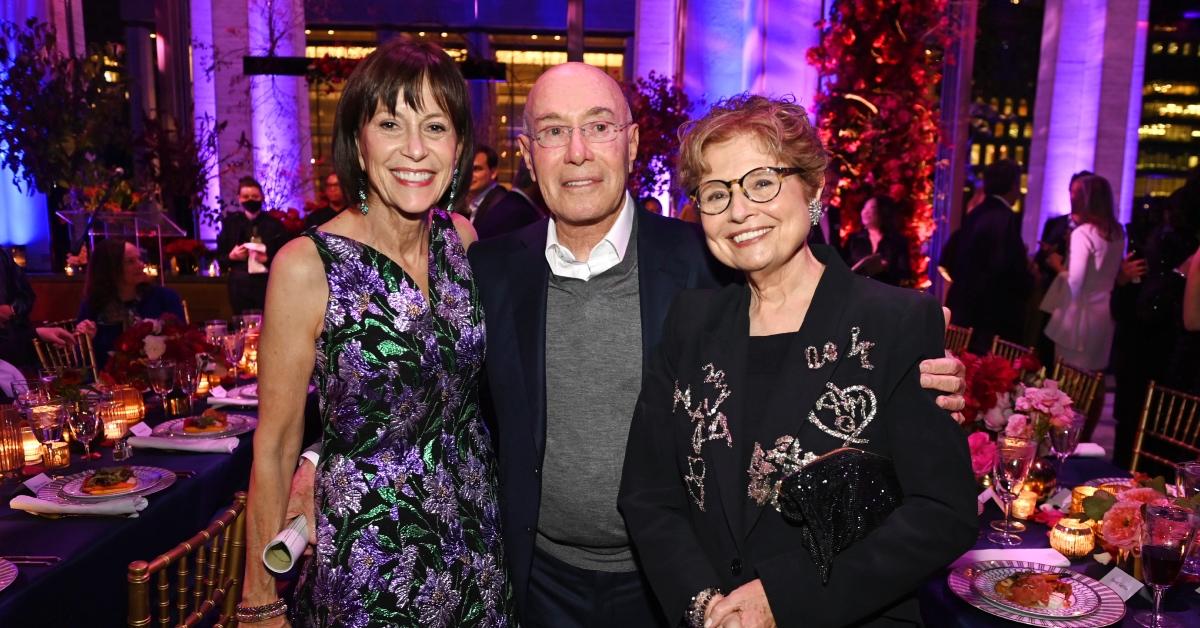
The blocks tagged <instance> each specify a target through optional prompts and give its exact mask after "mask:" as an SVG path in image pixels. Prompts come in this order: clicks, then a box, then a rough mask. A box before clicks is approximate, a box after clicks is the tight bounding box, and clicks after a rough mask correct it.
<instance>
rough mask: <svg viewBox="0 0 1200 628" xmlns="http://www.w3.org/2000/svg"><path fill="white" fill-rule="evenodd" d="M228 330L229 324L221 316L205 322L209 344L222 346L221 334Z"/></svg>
mask: <svg viewBox="0 0 1200 628" xmlns="http://www.w3.org/2000/svg"><path fill="white" fill-rule="evenodd" d="M228 332H229V326H228V324H226V322H225V321H223V320H221V319H219V318H218V319H214V320H211V321H205V322H204V337H205V339H207V340H208V344H212V345H217V346H220V344H221V336H224V335H225V334H226V333H228Z"/></svg>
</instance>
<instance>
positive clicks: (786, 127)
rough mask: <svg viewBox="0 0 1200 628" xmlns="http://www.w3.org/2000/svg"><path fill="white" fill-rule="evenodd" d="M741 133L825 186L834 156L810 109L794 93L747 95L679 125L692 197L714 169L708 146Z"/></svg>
mask: <svg viewBox="0 0 1200 628" xmlns="http://www.w3.org/2000/svg"><path fill="white" fill-rule="evenodd" d="M739 135H749V136H751V137H753V138H754V139H756V140H758V141H759V142H761V143H762V146H763V147H764V148H766V149H767V152H769V153H772V154H774V155H775V156H776V157H778V158H779V160H780V161H782V162H783V164H784V165H785V166H787V167H789V168H800V169H802V170H803V171H804V172H802V173H800V178H801V179H802V180H803V181H804V182H805V183H806V184H808V186H809V187H810V190H811V191H816V190H818V189H820V188H821V186H822V184H824V182H825V168H826V166H828V165H829V155H828V153H826V152H825V147H824V146H822V145H821V139H820V138H819V137H817V130H816V129H814V128H813V125H812V123H811V122H809V120H808V112H807V111H805V110H804V107H801V106H800V105H797V104H796V100H795V99H794V98H792V97H790V96H785V97H782V98H767V97H765V96H756V95H753V94H745V93H743V94H738V95H736V96H730V97H729V98H725V99H723V100H720V101H718V102H717V104H715V105H713V107H712V109H709V110H708V113H706V114H705V115H704V117H703V118H700V119H699V120H693V121H692V122H688V123H687V124H685V125H683V126H682V127H680V128H679V144H680V149H679V173H678V175H679V176H678V181H679V185H680V187H682V188H683V191H684V192H685V193H686V194H688V195H689V196H690V195H691V194H692V192H693V191H694V190H695V189H696V188H697V187H698V186H699V185H700V183H701V182H702V179H703V177H704V174H705V173H706V172H708V171H709V169H708V165H707V164H706V163H705V162H704V148H705V147H706V146H708V145H709V144H717V143H720V142H724V141H726V140H729V139H732V138H734V137H736V136H739ZM763 165H764V166H765V165H769V164H763Z"/></svg>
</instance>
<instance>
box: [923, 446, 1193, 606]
mask: <svg viewBox="0 0 1200 628" xmlns="http://www.w3.org/2000/svg"><path fill="white" fill-rule="evenodd" d="M1103 477H1129V473H1128V472H1125V471H1122V470H1120V469H1118V468H1117V467H1114V466H1113V465H1112V464H1111V463H1109V462H1107V461H1105V460H1101V459H1096V458H1070V459H1068V460H1067V463H1066V465H1064V466H1063V469H1062V471H1061V472H1060V474H1059V477H1058V485H1059V486H1064V487H1068V488H1070V487H1074V486H1077V485H1079V484H1083V483H1084V482H1086V481H1088V480H1090V479H1095V478H1103ZM1003 516H1004V513H1003V511H1001V510H1000V509H999V508H998V507H997V506H996V505H995V503H994V502H990V503H989V504H988V506H987V508H985V509H984V511H983V514H982V515H981V516H980V517H979V528H980V530H979V539H978V541H976V543H975V549H994V548H996V547H997V546H996V545H994V544H992V543H990V542H988V540H987V538H986V537H987V534H988V532H990V531H991V528H990V527H989V525H988V524H989V523H990V522H991V521H993V520H996V519H1000V518H1002V517H1003ZM1026 526H1027V527H1028V529H1027V530H1026V531H1025V532H1022V533H1021V541H1022V543H1021V547H1022V548H1044V547H1049V546H1050V538H1049V536H1048V535H1047V532H1048V530H1047V528H1046V526H1044V525H1042V524H1040V523H1035V522H1031V521H1030V522H1026ZM1097 551H1100V550H1099V549H1097ZM1112 568H1113V565H1112V564H1111V563H1110V564H1109V565H1101V564H1100V563H1098V562H1096V561H1095V559H1093V558H1092V557H1091V556H1087V557H1084V558H1077V559H1074V560H1072V561H1071V569H1073V570H1075V571H1077V572H1079V573H1082V574H1085V575H1087V576H1090V577H1092V578H1095V579H1096V580H1099V579H1101V578H1103V577H1104V576H1105V574H1107V573H1108V572H1109V571H1110V570H1111V569H1112ZM948 573H949V571H948V570H942V571H941V572H939V574H938V575H937V576H935V577H934V578H931V579H930V580H929V581H928V582H927V583H926V584H925V586H924V587H923V588H922V590H921V592H920V599H921V612H922V615H923V616H924V619H925V623H926V624H927V625H929V626H931V627H943V626H954V627H959V628H968V627H969V628H975V627H984V626H1012V625H1014V624H1015V622H1012V621H1009V620H1006V619H1002V618H1000V617H996V616H993V615H990V614H988V613H985V612H983V611H981V610H979V609H977V608H975V607H973V606H971V605H970V604H968V603H966V602H965V601H963V600H962V599H961V598H959V597H958V596H957V595H955V594H954V592H953V591H951V590H950V587H949V585H947V583H946V577H947V575H948ZM1198 586H1200V582H1197V581H1192V582H1190V583H1182V582H1181V583H1178V584H1176V585H1175V586H1173V587H1171V588H1170V589H1169V590H1168V591H1167V592H1166V594H1165V595H1164V596H1163V611H1164V612H1165V614H1166V615H1167V616H1169V617H1171V618H1172V619H1175V620H1176V621H1178V622H1179V623H1180V624H1182V625H1184V626H1196V627H1200V593H1198V592H1197V591H1196V588H1197V587H1198ZM1152 599H1153V598H1151V597H1150V587H1145V588H1144V589H1142V591H1141V592H1140V593H1138V594H1136V595H1134V596H1133V597H1132V598H1130V599H1129V601H1128V602H1127V603H1126V613H1125V616H1124V617H1123V618H1122V619H1121V621H1120V623H1119V624H1117V625H1120V626H1123V627H1124V626H1137V625H1138V623H1137V622H1136V621H1134V620H1133V615H1134V614H1135V613H1137V612H1138V611H1142V610H1150V609H1151V608H1153V603H1152ZM1046 625H1052V624H1049V623H1047V624H1046Z"/></svg>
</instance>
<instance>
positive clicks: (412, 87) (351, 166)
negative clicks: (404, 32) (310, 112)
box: [333, 38, 475, 210]
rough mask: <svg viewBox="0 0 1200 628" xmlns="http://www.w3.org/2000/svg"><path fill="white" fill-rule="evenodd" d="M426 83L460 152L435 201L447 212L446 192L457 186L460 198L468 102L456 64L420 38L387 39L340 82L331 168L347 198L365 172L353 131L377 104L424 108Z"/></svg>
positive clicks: (468, 159) (468, 136) (466, 175)
mask: <svg viewBox="0 0 1200 628" xmlns="http://www.w3.org/2000/svg"><path fill="white" fill-rule="evenodd" d="M426 83H428V84H429V88H430V91H431V92H433V98H434V101H435V103H434V104H436V105H437V106H438V107H440V108H441V109H442V111H445V112H446V115H448V116H449V117H450V124H451V125H453V126H454V132H455V133H456V134H457V135H458V145H459V148H460V149H461V152H462V154H461V155H459V158H458V164H457V166H456V169H457V176H455V177H454V180H453V181H451V183H450V188H449V189H447V191H446V193H445V194H443V195H442V198H441V199H439V200H438V205H439V206H440V207H443V208H445V209H447V210H452V208H449V207H446V205H447V203H449V201H450V199H449V196H450V190H454V189H456V190H459V194H458V195H457V197H456V198H455V199H454V202H455V204H456V205H458V204H461V203H462V202H463V201H464V199H465V198H466V195H467V194H466V192H467V184H468V183H469V182H470V179H471V164H472V162H474V160H475V154H474V153H473V152H472V148H471V147H472V146H474V144H475V136H474V133H473V132H472V129H471V103H470V100H469V99H468V96H467V84H466V81H464V80H463V77H462V73H460V72H459V71H458V66H457V65H456V64H455V63H454V61H453V60H452V59H451V58H450V57H449V56H447V55H446V53H445V52H444V51H442V49H441V48H439V47H437V46H436V45H434V44H431V43H426V42H413V41H407V40H405V39H399V38H398V39H393V40H392V41H389V42H387V43H385V44H383V45H382V46H380V47H379V48H376V49H375V51H374V52H372V53H371V54H370V55H368V56H367V57H366V58H365V59H363V60H362V62H360V63H359V64H358V67H356V68H354V72H352V73H351V74H350V78H349V79H347V80H346V88H345V90H344V91H343V92H342V98H341V100H339V101H338V107H337V118H336V120H335V121H334V123H333V169H334V171H336V172H337V175H338V181H339V182H341V185H342V190H343V191H344V193H345V194H346V196H347V197H349V198H351V199H353V202H355V203H357V202H358V200H359V198H360V197H359V194H360V193H361V192H366V187H365V186H366V185H367V175H366V173H365V172H363V169H362V167H360V166H359V165H358V159H359V150H358V134H359V132H360V131H361V130H362V128H363V127H364V126H366V124H367V123H368V122H370V120H371V118H372V117H374V116H375V112H376V111H377V110H378V109H379V107H380V106H383V107H387V108H388V111H389V112H391V113H395V107H396V103H397V101H398V97H399V98H402V99H404V104H405V105H407V106H408V107H410V108H412V109H414V110H416V111H424V110H425V108H426V103H424V102H422V101H421V88H422V87H423V86H424V85H425V84H426Z"/></svg>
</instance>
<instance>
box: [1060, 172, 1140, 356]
mask: <svg viewBox="0 0 1200 628" xmlns="http://www.w3.org/2000/svg"><path fill="white" fill-rule="evenodd" d="M1072 190H1073V193H1072V194H1071V220H1072V221H1073V222H1074V223H1075V224H1076V225H1078V226H1077V227H1075V229H1074V230H1073V231H1072V232H1071V241H1070V247H1069V250H1070V255H1071V258H1070V262H1069V263H1068V264H1066V265H1065V266H1064V264H1063V257H1062V255H1059V254H1058V253H1057V252H1051V253H1050V254H1049V255H1048V256H1047V263H1048V264H1049V266H1050V268H1052V269H1053V270H1054V271H1055V272H1056V273H1057V275H1056V279H1055V283H1056V284H1057V285H1054V284H1052V285H1051V287H1050V290H1049V292H1048V293H1047V295H1046V301H1047V302H1048V303H1049V307H1047V306H1046V304H1044V305H1043V309H1049V310H1050V311H1051V314H1050V322H1049V323H1047V324H1046V336H1047V337H1049V338H1050V339H1051V340H1053V341H1054V345H1055V347H1054V348H1055V354H1056V355H1057V356H1058V357H1060V358H1062V359H1063V360H1064V361H1066V362H1067V363H1068V364H1071V365H1074V366H1077V367H1081V368H1085V369H1088V370H1091V371H1099V370H1103V369H1104V368H1105V367H1107V366H1108V357H1109V353H1110V351H1111V350H1112V336H1113V319H1112V314H1111V313H1110V312H1109V308H1108V302H1109V299H1110V296H1111V294H1112V289H1113V282H1114V280H1116V277H1117V271H1118V270H1119V268H1120V266H1121V258H1122V257H1123V256H1124V251H1125V231H1124V230H1123V229H1121V224H1120V223H1118V222H1117V217H1116V214H1115V211H1114V207H1113V195H1112V187H1111V186H1110V185H1109V183H1108V180H1107V179H1105V178H1104V177H1100V176H1096V175H1085V176H1083V177H1080V178H1079V179H1078V180H1077V181H1076V182H1075V184H1074V185H1073V188H1072Z"/></svg>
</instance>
